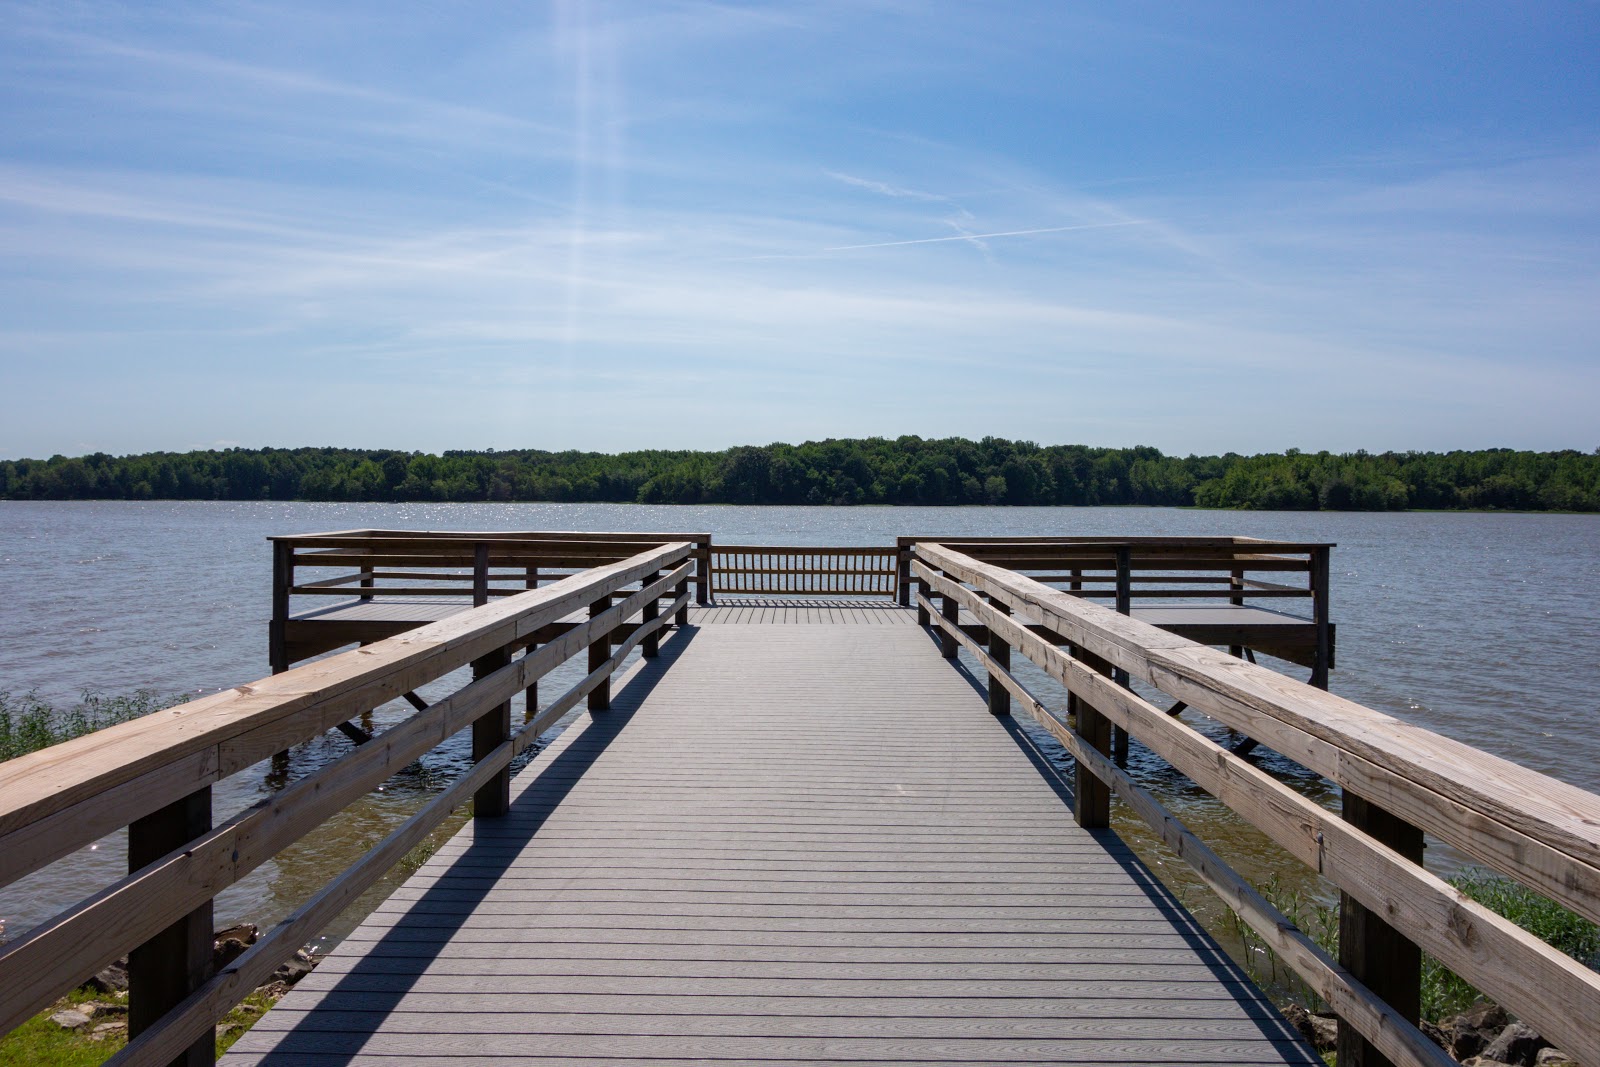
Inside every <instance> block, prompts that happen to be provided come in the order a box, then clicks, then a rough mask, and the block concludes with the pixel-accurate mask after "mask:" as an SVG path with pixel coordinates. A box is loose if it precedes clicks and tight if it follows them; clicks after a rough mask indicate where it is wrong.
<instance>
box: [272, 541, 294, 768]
mask: <svg viewBox="0 0 1600 1067" xmlns="http://www.w3.org/2000/svg"><path fill="white" fill-rule="evenodd" d="M293 587H294V545H292V544H290V543H289V542H288V541H274V542H272V620H271V621H270V622H268V623H267V662H268V663H269V664H270V666H271V669H272V673H273V674H282V673H283V672H284V671H286V670H288V669H289V636H288V627H289V590H290V589H292V588H293ZM271 773H272V775H274V776H276V777H279V778H287V777H288V775H289V750H288V749H284V750H283V751H282V752H274V753H273V754H272V771H271Z"/></svg>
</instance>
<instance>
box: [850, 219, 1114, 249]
mask: <svg viewBox="0 0 1600 1067" xmlns="http://www.w3.org/2000/svg"><path fill="white" fill-rule="evenodd" d="M1143 225H1145V220H1143V219H1130V220H1128V221H1127V222H1091V223H1088V224H1086V225H1083V226H1046V227H1044V228H1043V229H1040V230H1006V231H1005V232H1004V233H963V234H958V235H956V236H955V237H919V238H918V239H917V240H915V241H879V242H877V243H876V244H870V245H835V246H834V247H832V248H824V249H823V251H824V252H852V251H855V250H856V249H858V248H894V247H897V246H899V245H931V244H938V243H940V242H942V241H982V240H984V239H985V238H989V237H1026V236H1027V235H1028V234H1032V233H1065V232H1067V231H1068V230H1104V229H1108V228H1110V227H1112V226H1143Z"/></svg>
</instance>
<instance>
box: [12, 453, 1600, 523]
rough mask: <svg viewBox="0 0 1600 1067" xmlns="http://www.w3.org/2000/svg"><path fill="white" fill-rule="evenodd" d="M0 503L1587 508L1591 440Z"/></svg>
mask: <svg viewBox="0 0 1600 1067" xmlns="http://www.w3.org/2000/svg"><path fill="white" fill-rule="evenodd" d="M0 499H10V500H104V499H111V500H325V501H390V502H400V501H574V502H576V501H604V502H637V503H643V504H1012V505H1056V504H1068V505H1073V504H1076V505H1093V504H1099V505H1105V504H1147V505H1165V506H1180V507H1181V506H1190V505H1197V506H1200V507H1208V508H1247V509H1255V510H1262V509H1268V510H1271V509H1278V510H1327V511H1396V510H1401V509H1406V508H1430V509H1510V510H1520V511H1551V510H1555V511H1600V449H1596V451H1595V452H1594V453H1585V452H1578V451H1561V452H1518V451H1514V450H1512V449H1508V448H1493V449H1483V450H1478V451H1458V452H1382V453H1368V452H1365V451H1360V452H1353V453H1339V454H1335V453H1330V452H1316V453H1308V452H1301V451H1299V450H1298V449H1290V450H1288V451H1287V452H1283V453H1267V454H1262V455H1254V456H1241V455H1238V454H1235V453H1232V452H1229V453H1227V454H1225V455H1221V456H1194V455H1190V456H1183V457H1179V456H1168V455H1164V454H1162V453H1161V452H1160V451H1159V450H1157V449H1155V448H1148V447H1135V448H1091V447H1088V446H1085V445H1043V446H1041V445H1038V444H1035V443H1033V442H1031V441H1008V440H1004V439H1002V438H996V437H985V438H983V439H982V440H981V441H970V440H967V439H965V438H959V437H950V438H940V439H929V440H925V439H923V438H921V437H898V438H895V439H893V440H891V439H888V438H880V437H869V438H863V439H844V440H834V439H829V440H825V441H807V442H805V443H804V444H800V445H788V444H772V445H763V446H741V447H737V448H730V449H727V450H726V451H721V452H693V451H668V450H659V449H650V450H646V451H638V452H623V453H619V454H615V455H607V454H602V453H597V452H576V451H571V452H543V451H538V450H533V449H518V450H513V451H493V450H490V451H482V452H469V451H448V452H445V453H444V454H442V455H433V454H430V453H426V452H399V451H388V450H383V449H358V448H261V449H250V448H229V449H224V450H219V451H197V452H150V453H145V454H142V455H129V456H111V455H107V454H105V453H103V452H96V453H94V454H92V455H87V456H73V457H68V456H59V455H58V456H52V457H50V458H49V459H44V460H35V459H19V460H7V461H0Z"/></svg>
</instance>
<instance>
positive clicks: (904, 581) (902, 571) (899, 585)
mask: <svg viewBox="0 0 1600 1067" xmlns="http://www.w3.org/2000/svg"><path fill="white" fill-rule="evenodd" d="M895 559H896V564H895V583H896V584H895V603H897V604H899V605H900V606H901V607H903V608H909V607H910V606H911V549H910V548H908V547H907V546H905V545H901V546H900V550H899V552H898V554H897V555H896V557H895Z"/></svg>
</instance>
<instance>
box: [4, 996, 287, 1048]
mask: <svg viewBox="0 0 1600 1067" xmlns="http://www.w3.org/2000/svg"><path fill="white" fill-rule="evenodd" d="M272 1003H273V1000H272V998H271V997H270V996H268V995H266V994H265V993H261V992H255V993H252V994H250V996H249V997H247V998H245V1001H244V1003H243V1004H240V1005H238V1006H237V1007H235V1008H234V1009H233V1010H232V1011H230V1012H229V1013H228V1014H227V1015H226V1016H225V1017H224V1018H223V1020H222V1022H221V1023H219V1024H218V1026H217V1056H218V1057H221V1055H222V1054H223V1053H224V1052H226V1051H227V1050H228V1049H229V1048H231V1047H232V1046H233V1043H234V1042H235V1041H237V1040H239V1038H240V1037H241V1036H242V1035H243V1034H244V1032H245V1031H246V1030H248V1029H250V1027H251V1026H252V1025H254V1024H255V1022H256V1020H257V1019H260V1018H261V1015H262V1013H263V1012H265V1011H266V1010H267V1009H268V1008H270V1007H271V1006H272ZM63 1008H77V1009H79V1010H84V1011H86V1012H91V1013H92V1014H91V1015H90V1022H89V1025H87V1026H84V1027H82V1028H80V1029H77V1030H68V1029H66V1028H65V1027H62V1026H58V1025H57V1024H55V1023H54V1022H51V1021H50V1016H51V1015H52V1014H54V1013H55V1012H58V1011H61V1010H62V1009H63ZM127 1018H128V1016H127V994H126V993H123V994H106V993H94V992H91V991H89V990H86V989H79V990H77V991H75V992H73V993H70V994H68V995H67V996H65V997H63V998H61V999H60V1000H58V1001H56V1003H54V1004H52V1005H51V1006H50V1007H49V1008H47V1009H46V1010H44V1011H42V1012H40V1013H39V1014H38V1015H36V1016H34V1017H33V1018H32V1019H29V1020H28V1021H27V1022H25V1023H23V1024H22V1025H21V1026H19V1027H17V1028H16V1029H15V1030H13V1031H11V1033H9V1034H6V1035H5V1036H4V1037H0V1067H99V1065H100V1064H102V1063H104V1062H105V1061H106V1060H108V1059H110V1058H111V1057H112V1056H113V1055H114V1054H115V1053H117V1052H120V1051H121V1050H122V1047H123V1046H124V1045H126V1044H127V1043H128V1031H127V1026H126V1023H127ZM97 1027H98V1028H99V1033H96V1032H95V1031H96V1028H97Z"/></svg>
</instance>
